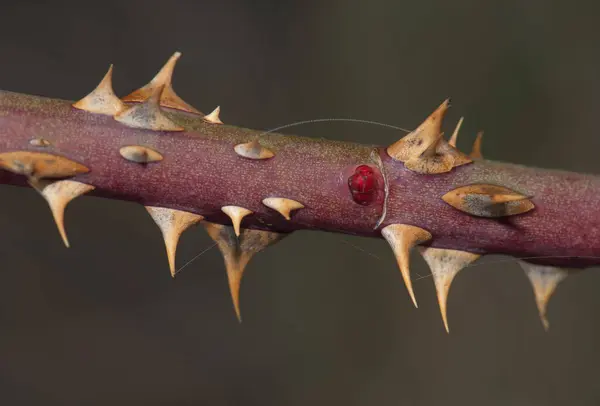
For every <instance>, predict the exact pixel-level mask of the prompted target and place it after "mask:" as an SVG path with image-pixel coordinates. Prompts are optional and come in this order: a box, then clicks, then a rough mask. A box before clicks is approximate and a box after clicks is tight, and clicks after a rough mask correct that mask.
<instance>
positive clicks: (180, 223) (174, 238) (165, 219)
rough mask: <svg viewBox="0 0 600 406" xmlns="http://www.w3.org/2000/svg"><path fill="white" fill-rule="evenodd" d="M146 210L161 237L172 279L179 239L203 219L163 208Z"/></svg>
mask: <svg viewBox="0 0 600 406" xmlns="http://www.w3.org/2000/svg"><path fill="white" fill-rule="evenodd" d="M146 210H147V211H148V213H149V214H150V216H151V217H152V219H154V222H155V223H156V225H158V228H160V231H161V233H162V235H163V239H164V240H165V247H166V249H167V258H168V259H169V269H170V270H171V276H172V277H173V278H174V277H175V272H176V271H177V270H176V269H175V253H176V251H177V243H178V242H179V238H180V237H181V234H183V232H184V231H185V230H187V229H188V228H190V227H191V226H193V225H195V224H198V223H199V222H200V221H202V220H204V217H203V216H201V215H199V214H195V213H188V212H185V211H181V210H175V209H167V208H165V207H153V206H146Z"/></svg>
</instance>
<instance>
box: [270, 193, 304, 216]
mask: <svg viewBox="0 0 600 406" xmlns="http://www.w3.org/2000/svg"><path fill="white" fill-rule="evenodd" d="M262 202H263V204H264V205H265V206H267V207H268V208H270V209H273V210H276V211H278V212H279V213H280V214H281V215H282V216H283V217H285V219H286V220H291V217H290V212H291V211H292V210H298V209H303V208H304V205H303V204H302V203H300V202H297V201H295V200H291V199H286V198H284V197H267V198H266V199H263V201H262Z"/></svg>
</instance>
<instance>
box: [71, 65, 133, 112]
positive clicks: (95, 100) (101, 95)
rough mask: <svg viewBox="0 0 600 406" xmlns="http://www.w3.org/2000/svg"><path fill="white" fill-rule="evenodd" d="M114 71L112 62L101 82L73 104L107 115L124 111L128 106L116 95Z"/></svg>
mask: <svg viewBox="0 0 600 406" xmlns="http://www.w3.org/2000/svg"><path fill="white" fill-rule="evenodd" d="M112 72H113V65H112V64H111V65H110V67H109V68H108V72H106V75H104V78H103V79H102V81H101V82H100V84H99V85H98V86H97V87H96V88H95V89H94V90H93V91H92V92H91V93H90V94H88V95H87V96H85V97H84V98H83V99H81V100H79V101H78V102H75V103H73V104H72V106H73V107H75V108H76V109H79V110H85V111H89V112H90V113H97V114H104V115H107V116H114V115H115V114H118V113H120V112H121V111H123V110H124V109H125V108H126V106H125V104H124V103H123V102H122V101H121V99H119V98H118V97H117V96H116V95H115V92H114V90H113V85H112Z"/></svg>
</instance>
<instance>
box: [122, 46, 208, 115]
mask: <svg viewBox="0 0 600 406" xmlns="http://www.w3.org/2000/svg"><path fill="white" fill-rule="evenodd" d="M180 57H181V52H175V53H174V54H173V55H172V56H171V57H170V58H169V60H168V61H167V63H166V64H165V65H164V66H163V67H162V69H161V70H160V71H159V72H158V73H157V74H156V76H154V78H153V79H152V80H151V81H150V82H149V83H148V84H146V85H145V86H144V87H142V88H140V89H138V90H135V91H134V92H132V93H130V94H128V95H127V96H125V97H124V98H123V101H126V102H142V101H144V100H146V99H147V98H148V97H150V95H151V94H153V93H154V92H155V91H156V89H157V88H160V87H163V86H164V88H165V90H164V92H163V93H162V95H161V97H160V105H161V106H164V107H169V108H172V109H177V110H183V111H187V112H189V113H196V114H202V113H201V112H200V111H198V110H196V109H195V108H194V107H192V106H190V105H189V104H187V103H186V102H184V101H183V100H182V99H181V97H179V96H178V95H177V93H175V90H173V84H172V82H173V71H174V70H175V65H176V64H177V61H178V60H179V58H180Z"/></svg>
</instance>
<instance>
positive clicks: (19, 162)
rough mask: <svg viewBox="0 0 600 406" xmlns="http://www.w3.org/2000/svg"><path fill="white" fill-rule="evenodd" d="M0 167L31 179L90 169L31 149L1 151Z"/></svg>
mask: <svg viewBox="0 0 600 406" xmlns="http://www.w3.org/2000/svg"><path fill="white" fill-rule="evenodd" d="M0 168H2V169H6V170H8V171H11V172H13V173H16V174H19V175H25V176H27V177H28V178H29V180H32V181H36V180H38V179H44V178H53V179H55V178H65V177H69V176H75V175H78V174H80V173H87V172H89V171H90V170H89V169H88V168H87V167H86V166H85V165H82V164H80V163H78V162H75V161H72V160H70V159H68V158H65V157H63V156H60V155H54V154H49V153H46V152H32V151H13V152H4V153H1V154H0Z"/></svg>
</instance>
